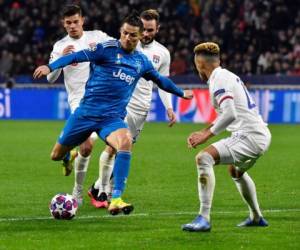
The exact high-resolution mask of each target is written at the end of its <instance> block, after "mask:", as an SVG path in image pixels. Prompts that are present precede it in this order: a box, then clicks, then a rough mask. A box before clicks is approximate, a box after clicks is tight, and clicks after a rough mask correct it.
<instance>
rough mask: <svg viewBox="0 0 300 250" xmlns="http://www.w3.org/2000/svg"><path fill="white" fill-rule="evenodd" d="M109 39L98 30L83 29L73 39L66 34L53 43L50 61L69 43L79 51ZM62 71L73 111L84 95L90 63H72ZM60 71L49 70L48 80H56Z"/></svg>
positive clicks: (61, 54)
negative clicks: (81, 33)
mask: <svg viewBox="0 0 300 250" xmlns="http://www.w3.org/2000/svg"><path fill="white" fill-rule="evenodd" d="M109 39H111V37H109V36H108V35H107V34H106V33H104V32H102V31H99V30H94V31H84V32H83V35H82V36H81V37H80V38H79V39H74V38H71V37H70V36H69V35H67V36H65V37H64V38H62V39H61V40H59V41H57V42H56V43H55V44H54V46H53V50H52V52H51V56H50V63H51V62H53V61H55V60H56V59H58V58H60V57H61V56H63V50H64V49H65V48H66V47H67V46H69V45H73V46H74V47H75V51H79V50H83V49H88V48H89V47H92V46H95V45H96V44H97V43H101V42H104V41H107V40H109ZM63 72H64V82H65V86H66V90H67V93H68V102H69V105H70V107H71V111H72V112H74V110H75V109H76V108H77V107H78V106H79V102H80V100H81V98H82V97H83V95H84V91H85V84H86V82H87V80H88V77H89V73H90V63H89V62H82V63H74V64H72V65H68V66H66V67H64V68H63ZM60 73H61V69H58V70H55V71H54V72H51V73H50V74H49V75H48V76H47V79H48V81H49V82H54V81H56V79H57V78H58V77H59V75H60Z"/></svg>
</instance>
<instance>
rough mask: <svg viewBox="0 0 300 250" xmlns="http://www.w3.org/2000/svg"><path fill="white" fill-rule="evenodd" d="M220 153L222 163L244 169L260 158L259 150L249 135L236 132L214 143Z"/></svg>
mask: <svg viewBox="0 0 300 250" xmlns="http://www.w3.org/2000/svg"><path fill="white" fill-rule="evenodd" d="M212 146H214V147H215V148H216V149H217V151H218V152H219V155H220V161H219V163H220V164H232V165H234V166H236V167H238V168H240V169H241V170H242V171H246V170H248V169H249V168H251V167H252V166H253V165H254V164H255V162H256V160H257V159H258V158H259V156H260V154H259V150H258V149H257V147H256V145H254V144H253V143H252V141H251V140H250V139H249V138H248V137H247V135H243V134H236V135H232V136H231V137H228V138H225V139H222V140H220V141H217V142H215V143H213V144H212Z"/></svg>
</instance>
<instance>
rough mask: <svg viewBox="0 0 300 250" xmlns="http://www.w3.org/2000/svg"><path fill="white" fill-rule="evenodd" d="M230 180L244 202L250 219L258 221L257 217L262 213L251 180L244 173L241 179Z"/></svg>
mask: <svg viewBox="0 0 300 250" xmlns="http://www.w3.org/2000/svg"><path fill="white" fill-rule="evenodd" d="M232 179H233V180H234V182H235V185H236V187H237V189H238V190H239V192H240V194H241V196H242V198H243V200H244V202H245V203H246V204H247V205H248V208H249V212H250V218H251V219H254V220H258V219H259V217H261V216H262V213H261V211H260V208H259V205H258V201H257V196H256V188H255V184H254V182H253V180H252V179H251V177H250V176H249V175H248V174H247V173H244V174H243V176H242V177H241V178H232Z"/></svg>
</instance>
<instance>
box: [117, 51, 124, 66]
mask: <svg viewBox="0 0 300 250" xmlns="http://www.w3.org/2000/svg"><path fill="white" fill-rule="evenodd" d="M122 57H123V55H122V54H120V53H118V54H117V61H116V64H121V58H122Z"/></svg>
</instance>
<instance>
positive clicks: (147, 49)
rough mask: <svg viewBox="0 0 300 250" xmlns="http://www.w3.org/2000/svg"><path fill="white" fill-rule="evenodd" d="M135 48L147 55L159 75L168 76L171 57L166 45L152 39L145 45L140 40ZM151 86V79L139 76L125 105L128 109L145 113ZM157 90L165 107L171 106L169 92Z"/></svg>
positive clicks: (149, 101)
mask: <svg viewBox="0 0 300 250" xmlns="http://www.w3.org/2000/svg"><path fill="white" fill-rule="evenodd" d="M137 50H139V51H141V52H142V53H144V54H145V55H146V56H147V58H148V59H149V60H150V61H151V62H152V64H153V66H154V68H155V69H156V70H157V71H158V72H159V73H160V74H161V75H164V76H169V72H170V61H171V59H170V58H171V57H170V52H169V51H168V49H167V48H166V47H164V46H163V45H162V44H160V43H159V42H157V41H155V40H154V41H153V42H152V43H150V44H147V45H142V43H141V42H140V43H139V44H138V45H137ZM152 88H153V82H152V81H146V80H145V79H144V78H141V79H140V80H139V81H138V83H137V85H136V87H135V90H134V92H133V95H132V97H131V99H130V102H129V103H128V105H127V109H130V110H131V111H132V112H134V113H137V114H141V115H146V114H147V112H148V111H149V109H150V105H151V99H152ZM158 91H159V95H160V98H161V100H162V102H163V104H164V106H165V108H166V109H167V108H172V102H171V94H169V93H167V92H165V91H163V90H161V89H159V90H158Z"/></svg>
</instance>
